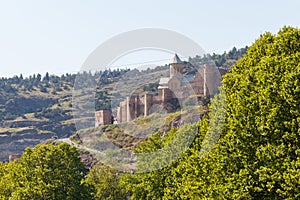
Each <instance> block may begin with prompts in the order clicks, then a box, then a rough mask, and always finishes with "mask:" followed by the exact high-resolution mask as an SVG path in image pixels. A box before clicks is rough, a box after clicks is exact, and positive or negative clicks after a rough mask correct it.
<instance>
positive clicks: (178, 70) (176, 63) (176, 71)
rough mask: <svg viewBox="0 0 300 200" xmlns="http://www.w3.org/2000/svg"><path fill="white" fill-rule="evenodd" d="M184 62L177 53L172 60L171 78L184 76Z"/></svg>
mask: <svg viewBox="0 0 300 200" xmlns="http://www.w3.org/2000/svg"><path fill="white" fill-rule="evenodd" d="M182 72H183V62H182V61H181V60H180V58H179V57H178V55H177V54H175V56H174V58H173V59H172V60H171V62H170V78H172V77H174V76H182Z"/></svg>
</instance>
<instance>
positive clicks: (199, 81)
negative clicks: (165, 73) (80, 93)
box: [95, 54, 227, 126]
mask: <svg viewBox="0 0 300 200" xmlns="http://www.w3.org/2000/svg"><path fill="white" fill-rule="evenodd" d="M169 66H170V77H165V78H161V79H160V81H159V86H158V88H157V89H158V95H156V96H155V95H154V94H153V93H146V94H144V95H143V96H139V95H132V96H130V97H127V98H126V99H125V100H124V101H122V102H120V105H119V107H118V108H117V113H116V116H114V117H113V116H112V114H111V113H112V112H111V111H110V110H100V111H96V113H95V125H96V126H100V125H106V124H111V123H113V122H114V121H115V123H121V122H129V121H131V120H133V119H135V118H137V117H140V116H148V115H150V114H152V113H154V112H160V113H161V112H173V111H175V110H176V109H178V108H180V102H182V100H184V99H187V98H189V97H191V96H193V97H200V98H203V97H209V96H212V95H214V94H215V93H216V92H217V90H218V86H220V83H221V76H222V75H224V74H225V73H226V72H227V71H226V70H225V69H222V68H216V67H215V66H214V65H213V64H205V65H204V66H203V67H197V68H198V72H197V73H196V75H193V76H184V75H183V67H184V62H183V61H181V59H180V58H179V57H178V55H177V54H175V56H174V58H173V59H172V60H171V62H170V64H169Z"/></svg>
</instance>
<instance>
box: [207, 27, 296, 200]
mask: <svg viewBox="0 0 300 200" xmlns="http://www.w3.org/2000/svg"><path fill="white" fill-rule="evenodd" d="M231 71H232V73H229V74H227V75H226V76H225V78H224V81H223V83H224V88H225V90H226V95H227V97H226V101H227V119H226V131H227V132H226V135H225V136H224V137H222V138H221V140H220V141H219V144H218V145H217V148H215V150H214V153H213V154H212V155H211V157H210V160H208V163H210V166H214V168H213V169H211V167H209V166H207V168H206V169H205V171H208V170H210V174H209V175H210V177H211V180H207V182H206V184H207V187H210V189H211V190H210V193H208V194H206V195H207V197H210V198H217V197H218V198H226V199H285V198H287V199H298V198H300V190H299V188H300V185H299V184H300V183H299V179H297V178H299V176H300V168H299V167H300V165H299V153H300V132H299V130H300V128H299V127H300V104H299V102H300V84H299V82H300V30H299V29H297V28H291V27H284V28H283V29H281V30H280V31H279V32H278V34H276V35H272V34H271V33H265V34H264V35H262V36H261V37H260V38H259V39H258V40H257V41H255V43H254V44H253V45H252V46H251V47H250V48H249V49H248V52H247V54H246V55H245V56H244V57H243V59H241V60H240V61H238V62H237V63H236V64H235V65H234V66H233V67H232V69H231ZM204 175H205V174H204ZM207 175H208V174H207Z"/></svg>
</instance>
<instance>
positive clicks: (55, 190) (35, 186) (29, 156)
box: [0, 143, 93, 200]
mask: <svg viewBox="0 0 300 200" xmlns="http://www.w3.org/2000/svg"><path fill="white" fill-rule="evenodd" d="M0 174H1V177H0V199H34V200H38V199H72V200H73V199H91V198H92V191H93V187H92V186H90V185H88V184H87V183H86V182H85V181H84V176H85V167H84V165H83V163H82V162H81V161H80V157H79V153H78V151H77V150H76V149H75V147H72V146H70V145H68V144H65V143H62V144H60V145H57V146H54V145H50V144H49V145H37V146H36V147H35V148H33V149H30V148H27V149H26V150H25V152H24V153H23V155H22V157H21V158H20V159H18V160H15V161H14V162H11V163H6V164H1V165H0Z"/></svg>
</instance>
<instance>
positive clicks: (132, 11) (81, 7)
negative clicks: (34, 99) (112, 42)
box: [0, 0, 300, 77]
mask: <svg viewBox="0 0 300 200" xmlns="http://www.w3.org/2000/svg"><path fill="white" fill-rule="evenodd" d="M299 9H300V1H299V0H294V1H291V0H286V1H279V0H278V1H274V0H273V1H267V0H266V1H263V0H259V1H258V0H252V1H238V0H235V1H233V0H227V1H221V0H219V1H216V0H207V1H199V0H198V1H197V0H194V1H188V0H187V1H177V0H151V1H145V0H144V1H142V0H126V1H121V0H119V1H116V0H105V1H104V0H87V1H83V0H19V1H16V0H0V25H1V29H0V68H1V71H0V77H2V76H12V75H15V74H18V75H19V74H20V73H23V75H26V76H27V75H29V74H33V73H41V74H42V75H43V74H44V73H45V72H46V71H49V72H50V73H56V74H61V73H65V72H68V73H72V72H75V71H78V70H79V69H80V66H81V65H82V63H83V62H84V60H85V59H86V58H87V56H88V55H89V54H90V53H91V52H92V51H93V50H94V49H95V48H96V47H97V46H98V45H100V44H101V43H102V42H104V41H105V40H107V39H109V38H110V37H112V36H114V35H117V34H119V33H122V32H125V31H130V30H133V29H137V28H146V27H147V28H149V27H150V28H151V27H154V28H165V29H170V30H174V31H177V32H179V33H182V34H184V35H186V36H188V37H190V38H191V39H193V40H194V41H196V42H197V43H198V44H200V45H201V46H202V48H203V49H204V50H205V51H206V52H209V53H213V52H216V53H222V52H223V51H228V50H230V49H231V48H232V47H233V46H236V47H238V48H240V47H244V46H245V45H250V44H251V43H252V42H253V41H254V40H255V39H257V38H258V37H259V35H260V34H261V33H264V32H266V31H271V32H273V33H276V32H277V31H278V30H279V29H280V28H281V27H282V26H284V25H291V26H297V27H300V12H299Z"/></svg>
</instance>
